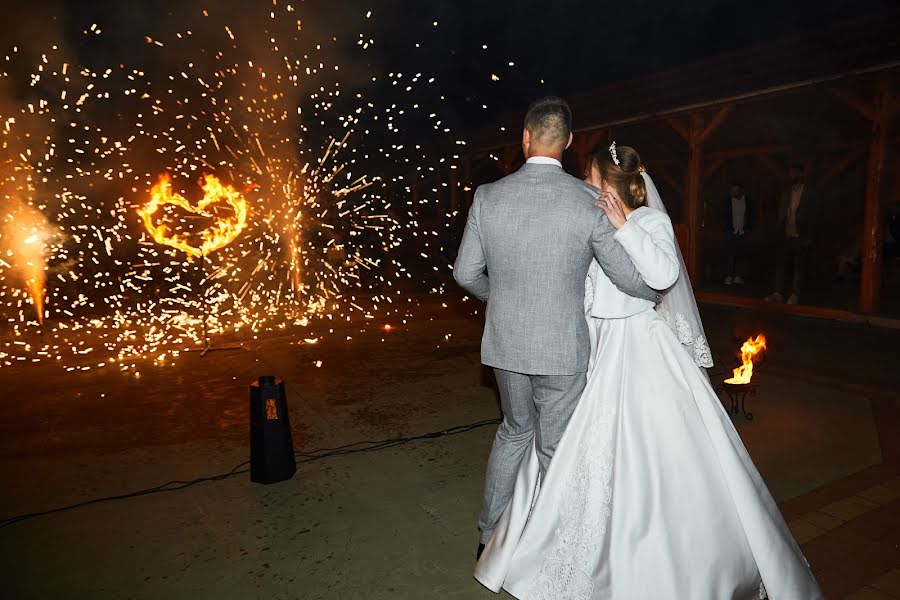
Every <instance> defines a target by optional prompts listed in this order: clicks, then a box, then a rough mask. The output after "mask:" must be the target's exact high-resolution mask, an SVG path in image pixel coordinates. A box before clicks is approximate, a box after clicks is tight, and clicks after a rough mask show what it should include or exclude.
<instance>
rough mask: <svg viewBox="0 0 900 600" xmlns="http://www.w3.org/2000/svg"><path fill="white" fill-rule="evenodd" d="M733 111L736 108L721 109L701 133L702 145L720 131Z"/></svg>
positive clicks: (726, 107) (724, 107) (700, 140)
mask: <svg viewBox="0 0 900 600" xmlns="http://www.w3.org/2000/svg"><path fill="white" fill-rule="evenodd" d="M733 110H734V108H733V107H732V106H723V107H722V108H720V109H719V112H717V113H716V114H715V116H714V117H713V118H712V120H711V121H710V122H709V123H707V124H706V126H705V127H704V128H703V130H702V131H700V132H699V136H700V139H699V142H700V143H701V144H702V143H703V142H705V141H706V140H708V139H709V137H710V136H711V135H712V134H714V133H715V132H716V130H717V129H719V127H721V126H722V124H723V123H724V122H725V119H727V118H728V115H730V114H731V112H732V111H733Z"/></svg>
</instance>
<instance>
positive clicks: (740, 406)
mask: <svg viewBox="0 0 900 600" xmlns="http://www.w3.org/2000/svg"><path fill="white" fill-rule="evenodd" d="M716 391H717V392H725V393H726V394H727V395H728V398H729V400H731V411H730V412H731V414H733V415H736V414H738V412H741V413H743V415H744V418H745V419H747V420H748V421H752V420H753V413H752V412H750V411H748V410H747V398H751V397H753V396H756V384H755V383H724V382H723V383H720V384H719V385H718V386H717V387H716Z"/></svg>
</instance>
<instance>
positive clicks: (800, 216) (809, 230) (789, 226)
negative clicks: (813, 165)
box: [766, 165, 815, 304]
mask: <svg viewBox="0 0 900 600" xmlns="http://www.w3.org/2000/svg"><path fill="white" fill-rule="evenodd" d="M788 178H789V180H790V186H789V187H788V188H787V189H785V190H784V192H783V193H782V195H781V203H780V204H779V210H778V238H777V242H776V244H777V245H776V261H775V291H774V292H773V293H772V294H770V295H769V296H767V297H766V300H768V301H770V302H781V301H782V300H783V298H784V297H783V296H782V291H783V290H784V283H785V275H786V271H787V265H788V264H790V265H791V267H792V269H793V273H792V277H791V288H790V295H789V296H788V300H787V303H788V304H797V303H798V302H799V301H800V295H799V294H800V286H801V284H802V282H803V276H804V275H805V269H806V254H807V252H808V250H809V247H810V245H812V238H813V234H814V231H815V212H814V211H815V207H814V206H813V203H812V202H811V201H810V199H809V197H808V192H807V189H806V183H805V178H804V172H803V167H802V166H800V165H794V166H792V167H790V169H789V171H788Z"/></svg>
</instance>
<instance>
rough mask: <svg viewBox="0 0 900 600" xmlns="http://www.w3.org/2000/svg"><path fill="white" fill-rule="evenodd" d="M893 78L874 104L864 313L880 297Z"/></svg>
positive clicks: (878, 92)
mask: <svg viewBox="0 0 900 600" xmlns="http://www.w3.org/2000/svg"><path fill="white" fill-rule="evenodd" d="M893 100H894V98H893V93H892V89H891V84H890V81H889V80H887V79H882V80H881V81H879V82H878V87H877V90H876V92H875V102H874V103H873V106H872V109H873V110H872V139H871V142H870V145H869V164H868V168H867V170H866V208H865V213H864V215H863V238H862V260H861V262H862V272H861V274H860V290H859V309H860V311H862V312H864V313H873V312H875V311H877V310H878V305H879V300H880V296H881V263H882V258H883V257H882V244H883V240H884V223H883V220H884V219H883V216H882V208H881V192H882V187H883V184H884V161H885V154H886V152H887V133H888V132H887V128H888V120H889V119H890V117H891V113H892V112H894V111H895V110H896V105H894V106H892V104H893Z"/></svg>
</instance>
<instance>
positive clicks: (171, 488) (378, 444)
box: [0, 419, 500, 529]
mask: <svg viewBox="0 0 900 600" xmlns="http://www.w3.org/2000/svg"><path fill="white" fill-rule="evenodd" d="M499 423H500V419H487V420H485V421H478V422H476V423H469V424H468V425H457V426H455V427H450V428H448V429H442V430H441V431H433V432H431V433H425V434H422V435H417V436H412V437H401V438H392V439H387V440H377V441H363V442H354V443H352V444H346V445H344V446H338V447H336V448H320V449H318V450H313V451H311V452H300V451H297V452H294V455H295V456H296V457H297V458H298V460H297V464H298V465H300V464H304V463H308V462H313V461H317V460H322V459H324V458H331V457H334V456H345V455H348V454H359V453H362V452H376V451H378V450H386V449H388V448H394V447H396V446H402V445H404V444H408V443H410V442H417V441H421V440H433V439H437V438H442V437H447V436H451V435H459V434H462V433H467V432H469V431H472V430H473V429H478V428H479V427H485V426H487V425H497V424H499ZM249 464H250V461H245V462H242V463H241V464H239V465H236V466H235V467H234V468H232V469H231V470H230V471H228V472H226V473H221V474H219V475H212V476H209V477H199V478H197V479H191V480H189V481H169V482H168V483H164V484H162V485H158V486H156V487H152V488H147V489H144V490H138V491H136V492H129V493H127V494H119V495H117V496H106V497H104V498H94V499H92V500H85V501H84V502H78V503H76V504H70V505H68V506H61V507H59V508H52V509H50V510H44V511H41V512H33V513H28V514H23V515H16V516H14V517H8V518H5V519H0V529H3V528H4V527H9V526H10V525H15V524H16V523H21V522H22V521H27V520H29V519H36V518H38V517H44V516H47V515H52V514H56V513H61V512H67V511H70V510H75V509H76V508H82V507H84V506H90V505H92V504H100V503H103V502H112V501H113V500H125V499H128V498H138V497H140V496H147V495H150V494H159V493H162V492H175V491H178V490H183V489H185V488H188V487H191V486H193V485H197V484H198V483H205V482H207V481H221V480H223V479H228V478H229V477H233V476H235V475H240V474H242V473H249V472H250V469H249V468H247V465H249Z"/></svg>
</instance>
